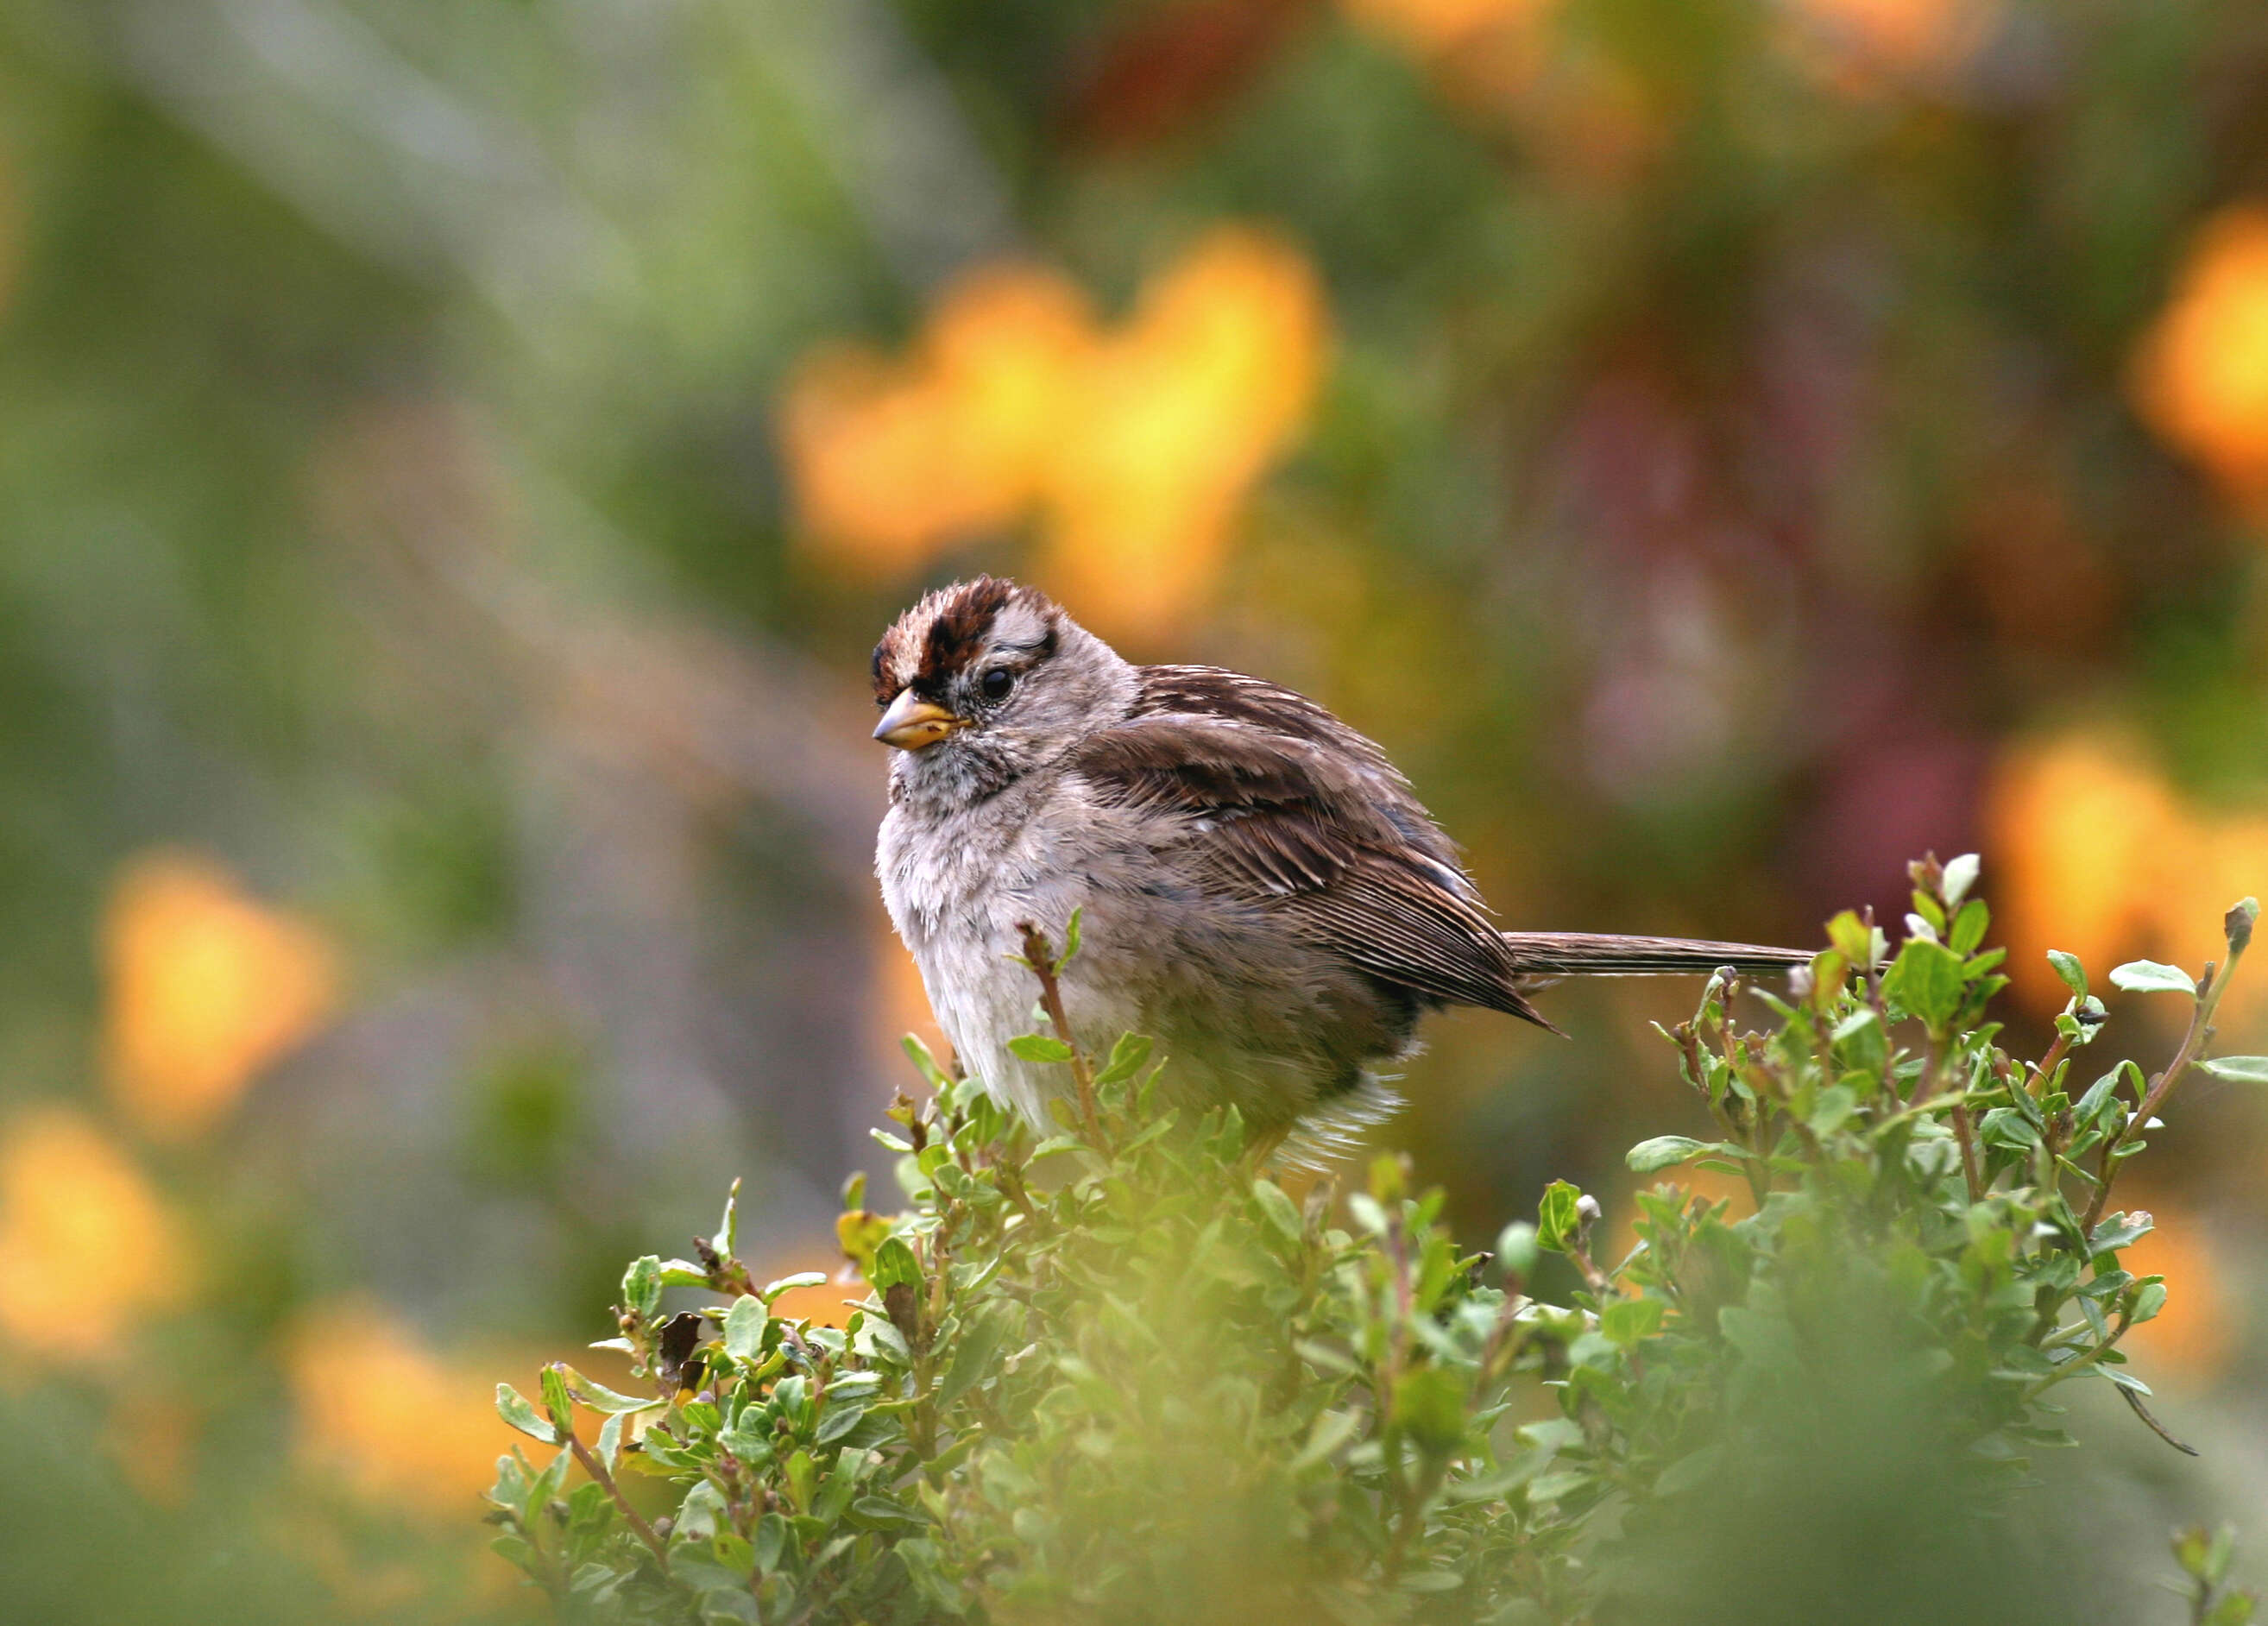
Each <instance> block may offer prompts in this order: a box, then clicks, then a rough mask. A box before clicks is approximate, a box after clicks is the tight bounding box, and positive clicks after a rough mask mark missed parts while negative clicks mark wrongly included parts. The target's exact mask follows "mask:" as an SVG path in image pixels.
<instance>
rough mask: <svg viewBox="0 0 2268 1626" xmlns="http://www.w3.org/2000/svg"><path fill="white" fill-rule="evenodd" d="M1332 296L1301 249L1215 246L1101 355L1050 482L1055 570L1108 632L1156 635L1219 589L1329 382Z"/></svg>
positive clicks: (1230, 241) (1154, 295)
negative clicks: (1258, 489) (1243, 528)
mask: <svg viewBox="0 0 2268 1626" xmlns="http://www.w3.org/2000/svg"><path fill="white" fill-rule="evenodd" d="M1324 342H1325V329H1324V312H1323V300H1322V289H1321V287H1320V286H1319V285H1318V284H1317V283H1316V280H1315V276H1314V271H1313V270H1312V269H1310V268H1309V267H1308V265H1307V261H1305V260H1304V259H1302V258H1301V257H1300V255H1299V254H1298V253H1297V252H1296V251H1294V250H1293V249H1292V247H1291V246H1289V245H1287V244H1285V243H1284V242H1282V241H1280V240H1279V239H1275V238H1272V237H1269V236H1266V235H1264V234H1263V233H1261V232H1250V231H1244V230H1241V229H1234V228H1231V229H1225V230H1221V231H1218V232H1213V233H1212V234H1211V235H1210V236H1208V237H1207V238H1206V239H1204V240H1203V241H1202V242H1200V243H1198V244H1197V246H1196V247H1195V248H1194V249H1192V250H1191V251H1190V252H1189V254H1188V255H1186V256H1185V257H1184V258H1183V259H1182V261H1181V262H1180V263H1179V264H1177V265H1175V266H1174V267H1172V268H1171V269H1168V270H1167V272H1166V273H1165V275H1163V276H1160V278H1158V279H1157V280H1156V281H1154V282H1153V283H1152V284H1151V285H1150V286H1149V287H1148V288H1147V289H1145V291H1144V292H1143V297H1142V303H1141V306H1140V308H1139V309H1138V311H1137V312H1136V313H1135V314H1134V318H1133V320H1131V321H1130V323H1129V324H1128V325H1127V327H1126V328H1125V329H1124V330H1123V332H1122V333H1121V334H1119V335H1117V336H1116V337H1114V338H1113V339H1111V340H1110V341H1108V342H1106V343H1105V344H1103V345H1102V346H1101V348H1100V349H1099V350H1098V352H1097V354H1096V356H1095V357H1094V364H1093V365H1092V366H1091V367H1090V368H1089V369H1088V371H1087V374H1086V379H1085V380H1084V388H1083V390H1082V392H1081V394H1080V397H1079V402H1078V410H1077V414H1076V416H1075V418H1074V419H1073V420H1072V423H1073V424H1074V425H1075V429H1074V432H1072V433H1070V434H1067V435H1064V436H1063V437H1061V438H1059V440H1058V442H1057V448H1056V456H1055V458H1054V459H1053V460H1052V463H1051V467H1049V473H1048V478H1047V480H1046V482H1045V483H1046V500H1047V504H1048V508H1049V516H1050V523H1049V526H1048V530H1047V548H1046V553H1045V558H1044V564H1043V571H1044V574H1045V575H1046V576H1047V577H1048V578H1049V579H1050V581H1051V582H1052V583H1054V584H1055V585H1057V586H1058V587H1059V588H1060V590H1061V591H1062V592H1064V595H1065V596H1066V597H1067V598H1068V599H1070V600H1071V602H1072V603H1074V604H1075V605H1077V606H1079V608H1080V609H1081V610H1082V611H1083V612H1084V613H1085V614H1088V615H1090V616H1092V617H1094V619H1095V620H1097V621H1098V622H1101V624H1102V625H1103V626H1104V628H1105V629H1107V630H1112V631H1130V632H1135V633H1138V634H1144V633H1156V632H1158V631H1160V630H1161V629H1164V628H1165V627H1166V626H1167V625H1168V624H1169V623H1170V622H1171V621H1172V619H1173V618H1174V617H1175V615H1176V614H1179V613H1180V612H1181V611H1182V610H1183V609H1184V608H1186V607H1188V606H1189V605H1190V604H1192V603H1194V602H1196V601H1197V600H1199V599H1201V598H1202V597H1203V596H1204V594H1205V593H1206V592H1209V591H1210V589H1211V586H1212V584H1213V581H1214V578H1215V577H1216V575H1217V574H1218V572H1219V568H1220V563H1221V556H1222V555H1223V553H1224V551H1225V550H1226V546H1227V542H1228V535H1229V528H1230V526H1231V524H1232V522H1233V520H1234V519H1235V516H1236V511H1237V509H1238V507H1239V505H1240V504H1241V503H1242V501H1243V499H1244V495H1245V493H1246V491H1247V490H1248V489H1250V487H1251V486H1252V484H1253V483H1254V482H1256V481H1257V480H1258V479H1259V478H1260V475H1262V473H1263V471H1264V470H1265V469H1266V468H1267V467H1268V465H1269V464H1270V462H1271V461H1273V460H1275V458H1276V457H1277V456H1278V454H1279V453H1280V452H1282V451H1283V450H1284V449H1285V446H1286V445H1288V444H1289V442H1290V441H1291V439H1292V435H1293V433H1294V431H1295V430H1297V429H1298V428H1299V426H1300V422H1301V420H1302V419H1303V418H1304V417H1305V416H1307V408H1308V405H1309V403H1310V402H1311V401H1313V400H1314V394H1315V390H1316V386H1317V385H1318V384H1319V382H1320V380H1321V375H1322V360H1323V350H1324Z"/></svg>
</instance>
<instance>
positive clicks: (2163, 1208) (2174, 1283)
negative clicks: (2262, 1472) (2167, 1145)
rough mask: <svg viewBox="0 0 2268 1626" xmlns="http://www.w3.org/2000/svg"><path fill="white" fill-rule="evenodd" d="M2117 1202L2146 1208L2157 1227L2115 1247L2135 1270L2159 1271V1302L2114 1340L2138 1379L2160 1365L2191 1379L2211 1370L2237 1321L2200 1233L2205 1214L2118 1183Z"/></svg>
mask: <svg viewBox="0 0 2268 1626" xmlns="http://www.w3.org/2000/svg"><path fill="white" fill-rule="evenodd" d="M2117 1203H2118V1206H2119V1207H2121V1208H2126V1209H2136V1208H2139V1209H2147V1210H2150V1212H2151V1213H2152V1214H2153V1215H2154V1216H2155V1217H2156V1219H2157V1227H2156V1229H2154V1230H2153V1231H2152V1232H2150V1233H2149V1234H2148V1235H2147V1236H2146V1237H2144V1238H2143V1239H2142V1240H2140V1241H2139V1242H2137V1243H2135V1244H2134V1246H2133V1247H2130V1248H2127V1249H2126V1250H2125V1251H2124V1253H2122V1254H2120V1255H2119V1262H2120V1263H2121V1265H2122V1266H2123V1267H2124V1269H2128V1270H2131V1271H2132V1272H2133V1273H2134V1274H2135V1275H2136V1276H2162V1277H2165V1278H2166V1306H2165V1308H2164V1309H2162V1310H2161V1311H2160V1312H2159V1313H2158V1314H2157V1316H2156V1317H2155V1318H2154V1320H2151V1321H2145V1322H2143V1323H2142V1324H2141V1325H2140V1326H2139V1327H2137V1328H2134V1329H2133V1330H2132V1331H2131V1332H2129V1333H2128V1334H2127V1335H2126V1336H2125V1338H2124V1340H2123V1341H2122V1343H2121V1347H2122V1348H2124V1350H2126V1351H2127V1352H2128V1353H2129V1354H2130V1355H2132V1356H2133V1357H2134V1359H2135V1369H2136V1371H2137V1372H2138V1373H2139V1376H2140V1377H2141V1378H2142V1379H2143V1380H2144V1381H2145V1382H2151V1383H2154V1382H2156V1381H2157V1380H2159V1378H2160V1377H2161V1376H2162V1375H2165V1374H2166V1373H2171V1374H2172V1375H2173V1376H2175V1377H2176V1378H2179V1379H2182V1380H2184V1381H2186V1382H2188V1383H2190V1384H2191V1385H2193V1386H2202V1385H2204V1384H2206V1383H2209V1382H2210V1381H2211V1380H2213V1379H2214V1378H2216V1377H2218V1376H2219V1375H2220V1373H2221V1372H2222V1371H2224V1370H2225V1369H2226V1368H2227V1366H2228V1358H2229V1357H2230V1356H2231V1355H2233V1354H2234V1353H2235V1348H2236V1343H2237V1327H2236V1323H2235V1314H2234V1313H2233V1309H2232V1306H2231V1304H2230V1302H2229V1295H2228V1282H2227V1280H2226V1278H2225V1277H2224V1275H2223V1272H2222V1271H2221V1269H2220V1266H2219V1262H2218V1261H2217V1259H2216V1257H2215V1255H2214V1253H2213V1244H2212V1241H2211V1239H2210V1237H2209V1236H2208V1234H2207V1229H2208V1225H2209V1221H2208V1220H2207V1218H2206V1217H2205V1215H2203V1214H2201V1213H2199V1212H2198V1211H2196V1210H2187V1209H2182V1208H2178V1207H2176V1206H2174V1205H2172V1204H2169V1203H2161V1202H2159V1201H2157V1200H2156V1199H2155V1198H2154V1196H2151V1195H2150V1194H2148V1193H2147V1192H2144V1191H2141V1190H2139V1189H2137V1190H2132V1191H2129V1190H2127V1189H2125V1188H2124V1185H2123V1184H2122V1185H2121V1187H2120V1188H2119V1191H2118V1196H2117Z"/></svg>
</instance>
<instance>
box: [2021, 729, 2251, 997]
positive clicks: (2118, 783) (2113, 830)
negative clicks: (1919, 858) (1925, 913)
mask: <svg viewBox="0 0 2268 1626" xmlns="http://www.w3.org/2000/svg"><path fill="white" fill-rule="evenodd" d="M1984 816H1985V835H1986V840H1987V842H1988V846H1987V851H1988V852H1989V853H1990V854H1991V855H1992V864H1993V867H1992V871H1990V872H1988V874H1989V875H1990V876H1991V877H1992V882H1991V884H1992V899H1993V911H1994V922H1995V924H1996V926H1997V927H1998V929H1999V933H2000V936H2001V938H2002V940H2003V941H2005V942H2006V943H2007V945H2008V974H2009V975H2010V976H2011V977H2013V978H2014V981H2015V987H2016V992H2017V994H2018V996H2019V997H2021V998H2023V999H2024V1000H2026V1002H2027V1003H2029V1004H2031V1005H2032V1006H2033V1007H2034V1008H2036V1009H2040V1010H2050V1009H2054V1008H2056V1007H2058V1006H2060V1005H2061V1004H2063V1002H2064V999H2065V997H2066V993H2065V990H2064V987H2063V984H2062V983H2061V982H2059V981H2058V980H2057V978H2056V976H2055V975H2054V973H2053V972H2052V971H2051V969H2050V968H2049V967H2048V965H2047V961H2046V953H2047V951H2048V950H2049V949H2051V948H2059V949H2066V950H2068V951H2069V952H2071V953H2074V954H2077V955H2078V956H2079V957H2080V960H2081V961H2082V962H2083V963H2084V964H2085V965H2086V967H2087V968H2088V972H2089V974H2090V975H2092V977H2093V979H2094V982H2095V988H2096V990H2097V991H2098V992H2100V991H2102V990H2103V989H2104V988H2105V987H2107V985H2108V984H2107V979H2106V976H2105V974H2106V973H2107V972H2108V971H2109V970H2110V968H2111V967H2113V966H2115V965H2117V964H2118V963H2119V962H2120V961H2122V960H2131V959H2133V958H2135V957H2137V956H2140V955H2147V956H2150V957H2153V958H2156V959H2163V960H2175V961H2177V962H2178V963H2180V964H2181V965H2183V967H2185V968H2188V969H2189V970H2191V971H2192V972H2195V971H2196V970H2198V968H2200V967H2201V966H2202V965H2203V964H2204V962H2205V961H2206V960H2216V961H2218V960H2222V959H2225V958H2226V950H2225V947H2224V945H2223V939H2222V938H2221V935H2220V920H2221V916H2222V915H2223V914H2224V913H2225V912H2226V911H2227V909H2228V907H2229V905H2231V904H2232V903H2234V902H2235V901H2237V900H2238V899H2239V898H2242V897H2244V896H2247V895H2248V894H2258V893H2261V892H2262V891H2264V890H2268V816H2263V815H2261V814H2257V813H2223V812H2218V811H2210V810H2205V809H2198V808H2195V807H2192V806H2189V805H2188V804H2187V803H2186V802H2184V801H2183V799H2182V798H2180V797H2179V796H2177V795H2176V793H2175V791H2173V789H2172V788H2171V787H2170V786H2169V785H2168V784H2166V783H2165V782H2164V780H2163V779H2162V778H2161V776H2159V775H2158V773H2157V772H2156V770H2155V769H2153V768H2152V767H2151V766H2150V765H2149V763H2148V760H2147V756H2146V755H2145V754H2143V753H2142V752H2141V751H2140V750H2139V748H2137V747H2133V746H2132V745H2129V744H2125V743H2123V742H2118V741H2116V740H2105V739H2102V738H2100V737H2099V736H2097V735H2095V734H2094V733H2089V734H2087V735H2084V736H2080V735H2073V736H2070V737H2066V738H2064V739H2051V740H2045V741H2036V742H2032V743H2029V744H2025V745H2020V746H2018V747H2014V748H2013V749H2011V750H2010V751H2009V752H2008V753H2007V755H2006V756H2004V757H2003V759H2002V760H2001V761H2000V763H1999V765H1998V767H1997V768H1996V769H1995V770H1994V773H1993V776H1992V783H1991V784H1990V785H1989V786H1988V788H1987V791H1986V795H1985V809H1984ZM2264 999H2268V975H2262V974H2261V968H2259V967H2257V966H2255V967H2253V968H2251V969H2250V970H2248V971H2247V972H2246V973H2244V974H2243V975H2240V976H2239V978H2238V979H2237V981H2236V982H2235V984H2234V985H2233V986H2232V987H2231V988H2230V990H2229V996H2228V1005H2227V1006H2225V1007H2224V1010H2226V1011H2228V1012H2229V1013H2230V1014H2232V1015H2235V1014H2237V1013H2240V1012H2244V1011H2248V1010H2250V1009H2254V1008H2257V1005H2258V1004H2260V1003H2261V1002H2262V1001H2263V1000H2264Z"/></svg>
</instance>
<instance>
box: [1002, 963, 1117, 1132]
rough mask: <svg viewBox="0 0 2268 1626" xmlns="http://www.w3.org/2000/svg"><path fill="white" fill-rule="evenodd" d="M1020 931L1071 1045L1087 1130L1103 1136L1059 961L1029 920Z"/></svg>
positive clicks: (1053, 1018)
mask: <svg viewBox="0 0 2268 1626" xmlns="http://www.w3.org/2000/svg"><path fill="white" fill-rule="evenodd" d="M1016 930H1017V931H1020V932H1022V933H1023V934H1024V960H1025V962H1026V963H1027V965H1029V966H1030V967H1031V968H1032V975H1035V976H1036V977H1038V978H1039V979H1040V1003H1041V1004H1043V1005H1045V1006H1046V1007H1047V1011H1048V1020H1049V1021H1050V1022H1052V1023H1053V1024H1054V1025H1055V1030H1056V1037H1057V1038H1058V1039H1060V1040H1062V1041H1064V1043H1065V1044H1067V1045H1069V1046H1070V1047H1071V1078H1073V1079H1075V1080H1076V1081H1077V1082H1078V1085H1079V1117H1080V1119H1081V1120H1082V1121H1083V1122H1085V1123H1086V1129H1087V1133H1088V1134H1089V1135H1093V1136H1098V1137H1099V1136H1100V1135H1101V1132H1102V1125H1101V1120H1100V1119H1099V1118H1097V1117H1096V1115H1095V1111H1094V1074H1092V1073H1091V1072H1089V1071H1087V1066H1086V1056H1085V1055H1084V1054H1083V1053H1082V1052H1081V1051H1080V1049H1079V1041H1078V1040H1077V1039H1076V1038H1074V1037H1072V1035H1071V1018H1070V1017H1069V1016H1067V1015H1065V1014H1064V1002H1063V985H1062V984H1061V982H1058V981H1057V977H1056V970H1057V965H1058V964H1059V962H1058V961H1057V959H1056V957H1055V950H1054V949H1052V948H1051V947H1049V945H1048V939H1047V938H1046V937H1045V936H1044V935H1043V934H1042V932H1041V931H1040V929H1039V928H1038V927H1037V926H1035V925H1034V924H1033V923H1031V922H1030V921H1028V920H1020V921H1018V922H1017V923H1016Z"/></svg>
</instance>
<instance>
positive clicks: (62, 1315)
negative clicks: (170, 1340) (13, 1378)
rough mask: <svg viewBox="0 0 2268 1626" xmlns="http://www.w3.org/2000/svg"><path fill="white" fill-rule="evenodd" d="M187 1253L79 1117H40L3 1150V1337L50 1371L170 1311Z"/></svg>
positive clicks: (21, 1127) (124, 1160)
mask: <svg viewBox="0 0 2268 1626" xmlns="http://www.w3.org/2000/svg"><path fill="white" fill-rule="evenodd" d="M185 1271H186V1260H185V1251H184V1248H183V1247H182V1244H181V1241H180V1235H179V1232H177V1230H176V1228H175V1225H174V1221H173V1217H172V1216H171V1215H170V1214H168V1213H167V1212H166V1209H165V1206H164V1204H163V1203H160V1202H159V1200H158V1194H157V1193H156V1192H155V1191H154V1190H152V1189H151V1185H150V1182H149V1180H148V1179H147V1177H145V1176H144V1174H143V1173H142V1171H141V1170H140V1169H139V1168H138V1167H136V1165H135V1163H134V1161H133V1160H132V1159H131V1158H129V1156H128V1155H127V1153H126V1152H125V1151H122V1149H121V1148H120V1147H118V1146H117V1145H116V1144H114V1143H113V1142H112V1141H111V1140H110V1139H109V1138H108V1137H106V1136H105V1135H103V1133H102V1132H101V1131H100V1130H99V1129H96V1128H95V1127H94V1125H93V1124H92V1123H90V1122H87V1121H86V1119H85V1118H84V1117H83V1116H81V1115H79V1114H77V1113H76V1112H73V1111H70V1110H69V1109H68V1108H64V1107H42V1108H39V1109H36V1110H34V1111H33V1112H30V1113H28V1114H26V1115H24V1116H23V1117H21V1118H18V1120H17V1121H16V1122H14V1123H12V1124H11V1125H10V1126H9V1128H8V1129H7V1132H6V1137H5V1139H4V1141H0V1336H4V1337H5V1338H6V1339H7V1340H8V1341H9V1342H11V1343H16V1344H18V1345H19V1346H21V1347H22V1348H24V1349H26V1350H29V1351H31V1352H32V1353H33V1354H34V1355H36V1356H40V1357H45V1358H48V1359H51V1360H68V1359H79V1358H84V1357H91V1356H96V1355H100V1354H103V1353H105V1352H107V1351H108V1350H113V1349H114V1348H115V1347H116V1345H117V1343H119V1340H120V1339H121V1337H122V1335H124V1334H125V1333H126V1332H127V1330H128V1329H129V1328H130V1327H131V1326H132V1325H133V1324H134V1323H135V1322H136V1321H138V1320H140V1319H142V1318H143V1317H144V1316H146V1315H148V1314H149V1313H151V1312H152V1311H155V1310H158V1309H161V1308H163V1307H165V1306H168V1305H171V1304H173V1303H175V1302H176V1301H178V1300H179V1299H180V1297H181V1296H182V1293H183V1291H184V1289H185V1287H186V1280H185Z"/></svg>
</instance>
